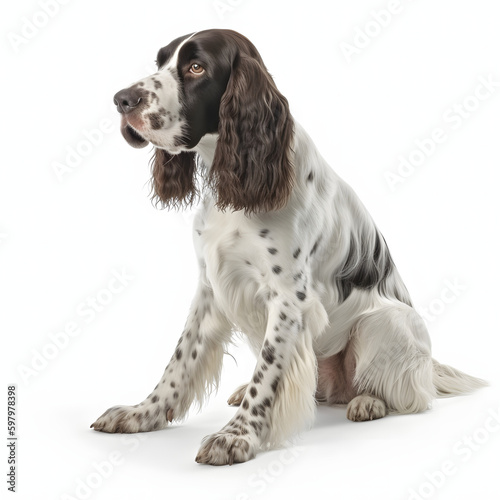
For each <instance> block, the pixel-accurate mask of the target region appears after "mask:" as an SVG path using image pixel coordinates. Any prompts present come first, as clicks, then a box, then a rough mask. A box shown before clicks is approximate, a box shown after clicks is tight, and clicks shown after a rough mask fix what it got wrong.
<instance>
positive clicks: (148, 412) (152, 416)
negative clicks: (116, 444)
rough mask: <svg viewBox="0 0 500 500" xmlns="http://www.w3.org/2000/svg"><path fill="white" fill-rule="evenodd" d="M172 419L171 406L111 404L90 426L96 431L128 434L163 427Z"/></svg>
mask: <svg viewBox="0 0 500 500" xmlns="http://www.w3.org/2000/svg"><path fill="white" fill-rule="evenodd" d="M172 419H173V410H172V409H171V408H164V409H162V408H161V407H160V406H159V405H158V404H156V405H144V406H113V407H112V408H110V409H109V410H106V411H105V412H104V413H103V414H102V415H101V416H100V417H99V418H98V419H97V420H96V421H95V422H94V423H93V424H92V425H91V426H90V427H91V428H93V429H94V430H96V431H101V432H111V433H123V434H130V433H134V432H148V431H156V430H159V429H164V428H165V427H166V426H167V424H168V422H171V421H172Z"/></svg>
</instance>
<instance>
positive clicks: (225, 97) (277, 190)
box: [114, 30, 293, 212]
mask: <svg viewBox="0 0 500 500" xmlns="http://www.w3.org/2000/svg"><path fill="white" fill-rule="evenodd" d="M156 62H157V65H158V71H157V72H156V73H154V74H153V75H151V76H148V77H146V78H144V79H142V80H139V81H138V82H136V83H135V84H134V85H132V86H131V87H128V88H126V89H123V90H121V91H120V92H118V93H117V94H116V95H115V96H114V102H115V104H116V106H117V109H118V111H119V112H120V113H122V115H123V116H122V126H121V131H122V134H123V136H124V138H125V139H126V140H127V142H128V143H129V144H130V145H131V146H133V147H136V148H141V147H145V146H146V145H147V144H148V143H151V144H153V145H154V146H155V155H154V158H153V168H152V176H153V178H152V186H153V195H154V198H155V200H156V201H159V202H160V203H161V204H162V205H164V206H167V207H171V206H173V207H178V206H183V205H186V204H190V203H191V202H192V201H193V199H194V198H195V196H196V184H195V174H196V164H195V152H194V148H196V146H197V145H198V144H199V143H200V140H201V139H202V138H203V137H204V136H206V135H207V134H217V142H216V148H215V154H214V158H213V162H212V165H208V172H207V179H206V180H207V182H208V185H209V186H210V187H211V188H212V189H213V193H214V196H215V200H216V203H217V206H218V207H219V208H220V209H222V210H224V209H226V208H230V209H233V210H245V211H246V212H260V211H269V210H275V209H278V208H281V207H283V206H284V205H285V203H286V201H287V199H288V197H289V194H290V192H291V187H292V183H293V168H292V165H291V159H290V155H291V150H290V148H291V142H292V136H293V121H292V118H291V116H290V112H289V109H288V102H287V100H286V99H285V98H284V97H283V96H282V95H281V94H280V92H279V91H278V89H277V88H276V85H275V84H274V81H273V79H272V77H271V76H270V75H269V73H268V72H267V70H266V67H265V65H264V63H263V61H262V59H261V57H260V55H259V53H258V52H257V49H256V48H255V47H254V45H253V44H252V43H251V42H250V41H249V40H248V39H247V38H245V37H244V36H242V35H240V34H239V33H236V32H234V31H230V30H207V31H201V32H198V33H195V34H191V35H186V36H184V37H180V38H177V39H176V40H174V41H173V42H171V43H170V44H168V45H167V46H166V47H163V48H162V49H160V51H159V52H158V56H157V61H156Z"/></svg>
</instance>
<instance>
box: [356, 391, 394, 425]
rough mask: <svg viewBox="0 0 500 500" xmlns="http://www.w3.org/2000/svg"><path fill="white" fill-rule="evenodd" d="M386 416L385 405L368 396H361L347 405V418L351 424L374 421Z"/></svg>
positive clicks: (377, 399) (379, 400)
mask: <svg viewBox="0 0 500 500" xmlns="http://www.w3.org/2000/svg"><path fill="white" fill-rule="evenodd" d="M386 415H387V407H386V406H385V403H384V402H383V401H382V400H381V399H379V398H376V397H375V396H372V395H370V394H361V395H360V396H356V397H355V398H354V399H352V400H351V401H350V402H349V404H348V405H347V418H348V419H349V420H352V421H353V422H365V421H366V420H376V419H377V418H382V417H385V416H386Z"/></svg>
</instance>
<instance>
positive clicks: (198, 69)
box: [189, 63, 205, 75]
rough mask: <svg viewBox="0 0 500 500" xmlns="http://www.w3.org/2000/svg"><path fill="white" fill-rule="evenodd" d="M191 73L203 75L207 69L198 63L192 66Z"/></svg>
mask: <svg viewBox="0 0 500 500" xmlns="http://www.w3.org/2000/svg"><path fill="white" fill-rule="evenodd" d="M189 71H190V72H191V73H193V74H195V75H201V74H202V73H203V72H204V71H205V69H204V68H203V67H202V66H200V65H199V64H197V63H194V64H191V67H190V68H189Z"/></svg>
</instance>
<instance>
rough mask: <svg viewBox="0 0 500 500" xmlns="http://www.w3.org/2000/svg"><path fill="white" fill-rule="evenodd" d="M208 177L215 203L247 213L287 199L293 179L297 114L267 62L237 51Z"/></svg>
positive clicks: (260, 210)
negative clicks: (294, 113) (292, 114)
mask: <svg viewBox="0 0 500 500" xmlns="http://www.w3.org/2000/svg"><path fill="white" fill-rule="evenodd" d="M218 132H219V138H218V141H217V148H216V150H215V155H214V160H213V163H212V166H211V168H210V173H209V183H210V185H211V186H212V188H213V191H214V194H215V197H216V204H217V207H218V208H220V209H221V210H224V209H226V208H232V209H234V210H245V212H247V213H251V212H263V211H270V210H277V209H279V208H282V207H283V206H284V205H286V202H287V200H288V197H289V195H290V192H291V190H292V185H293V167H292V163H291V160H290V156H291V149H290V148H291V143H292V138H293V120H292V117H291V115H290V111H289V109H288V101H287V100H286V99H285V97H283V96H282V95H281V94H280V92H279V91H278V89H277V88H276V85H275V84H274V81H273V80H272V78H271V76H270V75H269V73H268V72H267V70H266V68H265V67H264V65H263V64H262V63H261V62H259V61H258V60H257V59H255V58H253V57H247V56H244V55H238V56H236V59H235V61H234V62H233V68H232V73H231V76H230V78H229V82H228V85H227V89H226V92H225V93H224V95H223V96H222V99H221V103H220V108H219V129H218Z"/></svg>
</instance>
